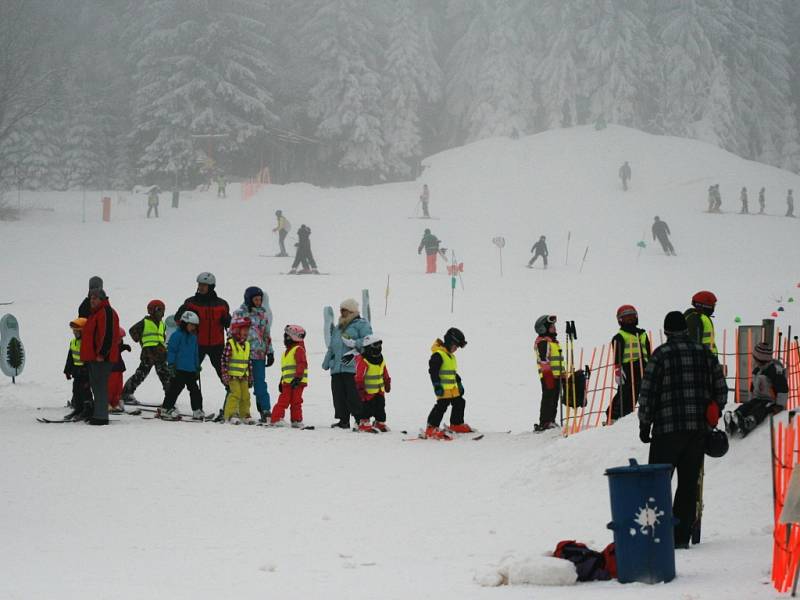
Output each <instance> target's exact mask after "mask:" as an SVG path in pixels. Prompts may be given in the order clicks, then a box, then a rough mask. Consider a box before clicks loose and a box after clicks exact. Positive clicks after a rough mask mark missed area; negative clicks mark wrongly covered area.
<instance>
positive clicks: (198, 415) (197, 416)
mask: <svg viewBox="0 0 800 600" xmlns="http://www.w3.org/2000/svg"><path fill="white" fill-rule="evenodd" d="M192 420H193V421H205V420H206V413H204V412H203V411H202V409H200V408H198V409H197V410H193V411H192Z"/></svg>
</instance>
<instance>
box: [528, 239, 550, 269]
mask: <svg viewBox="0 0 800 600" xmlns="http://www.w3.org/2000/svg"><path fill="white" fill-rule="evenodd" d="M531 252H532V253H533V258H531V259H530V260H529V261H528V268H529V269H532V268H533V263H535V262H536V259H537V258H539V257H540V256H541V257H542V260H543V261H544V268H545V269H546V268H547V256H548V254H550V253H549V252H548V250H547V242H546V241H545V236H540V237H539V241H538V242H536V243H535V244H534V245H533V247H532V248H531Z"/></svg>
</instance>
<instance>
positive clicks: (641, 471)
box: [605, 458, 672, 475]
mask: <svg viewBox="0 0 800 600" xmlns="http://www.w3.org/2000/svg"><path fill="white" fill-rule="evenodd" d="M628 461H629V462H630V464H629V465H628V466H627V467H612V468H610V469H606V472H605V475H646V474H654V473H660V472H662V471H671V470H672V465H666V464H655V465H640V464H639V463H638V462H636V459H635V458H629V459H628Z"/></svg>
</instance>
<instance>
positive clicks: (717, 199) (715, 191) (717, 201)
mask: <svg viewBox="0 0 800 600" xmlns="http://www.w3.org/2000/svg"><path fill="white" fill-rule="evenodd" d="M709 190H710V194H711V196H712V197H713V199H714V203H713V205H712V207H711V212H722V194H720V191H719V184H718V183H717V184H715V185H712V186H711V188H709Z"/></svg>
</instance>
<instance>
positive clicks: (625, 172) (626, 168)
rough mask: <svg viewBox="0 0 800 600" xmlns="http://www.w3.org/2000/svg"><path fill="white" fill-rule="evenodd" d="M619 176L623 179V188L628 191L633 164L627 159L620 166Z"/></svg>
mask: <svg viewBox="0 0 800 600" xmlns="http://www.w3.org/2000/svg"><path fill="white" fill-rule="evenodd" d="M619 178H620V179H621V180H622V189H623V190H625V191H626V192H627V191H628V181H630V179H631V166H630V165H629V164H628V161H627V160H626V161H625V163H624V164H623V165H622V166H621V167H620V168H619Z"/></svg>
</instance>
